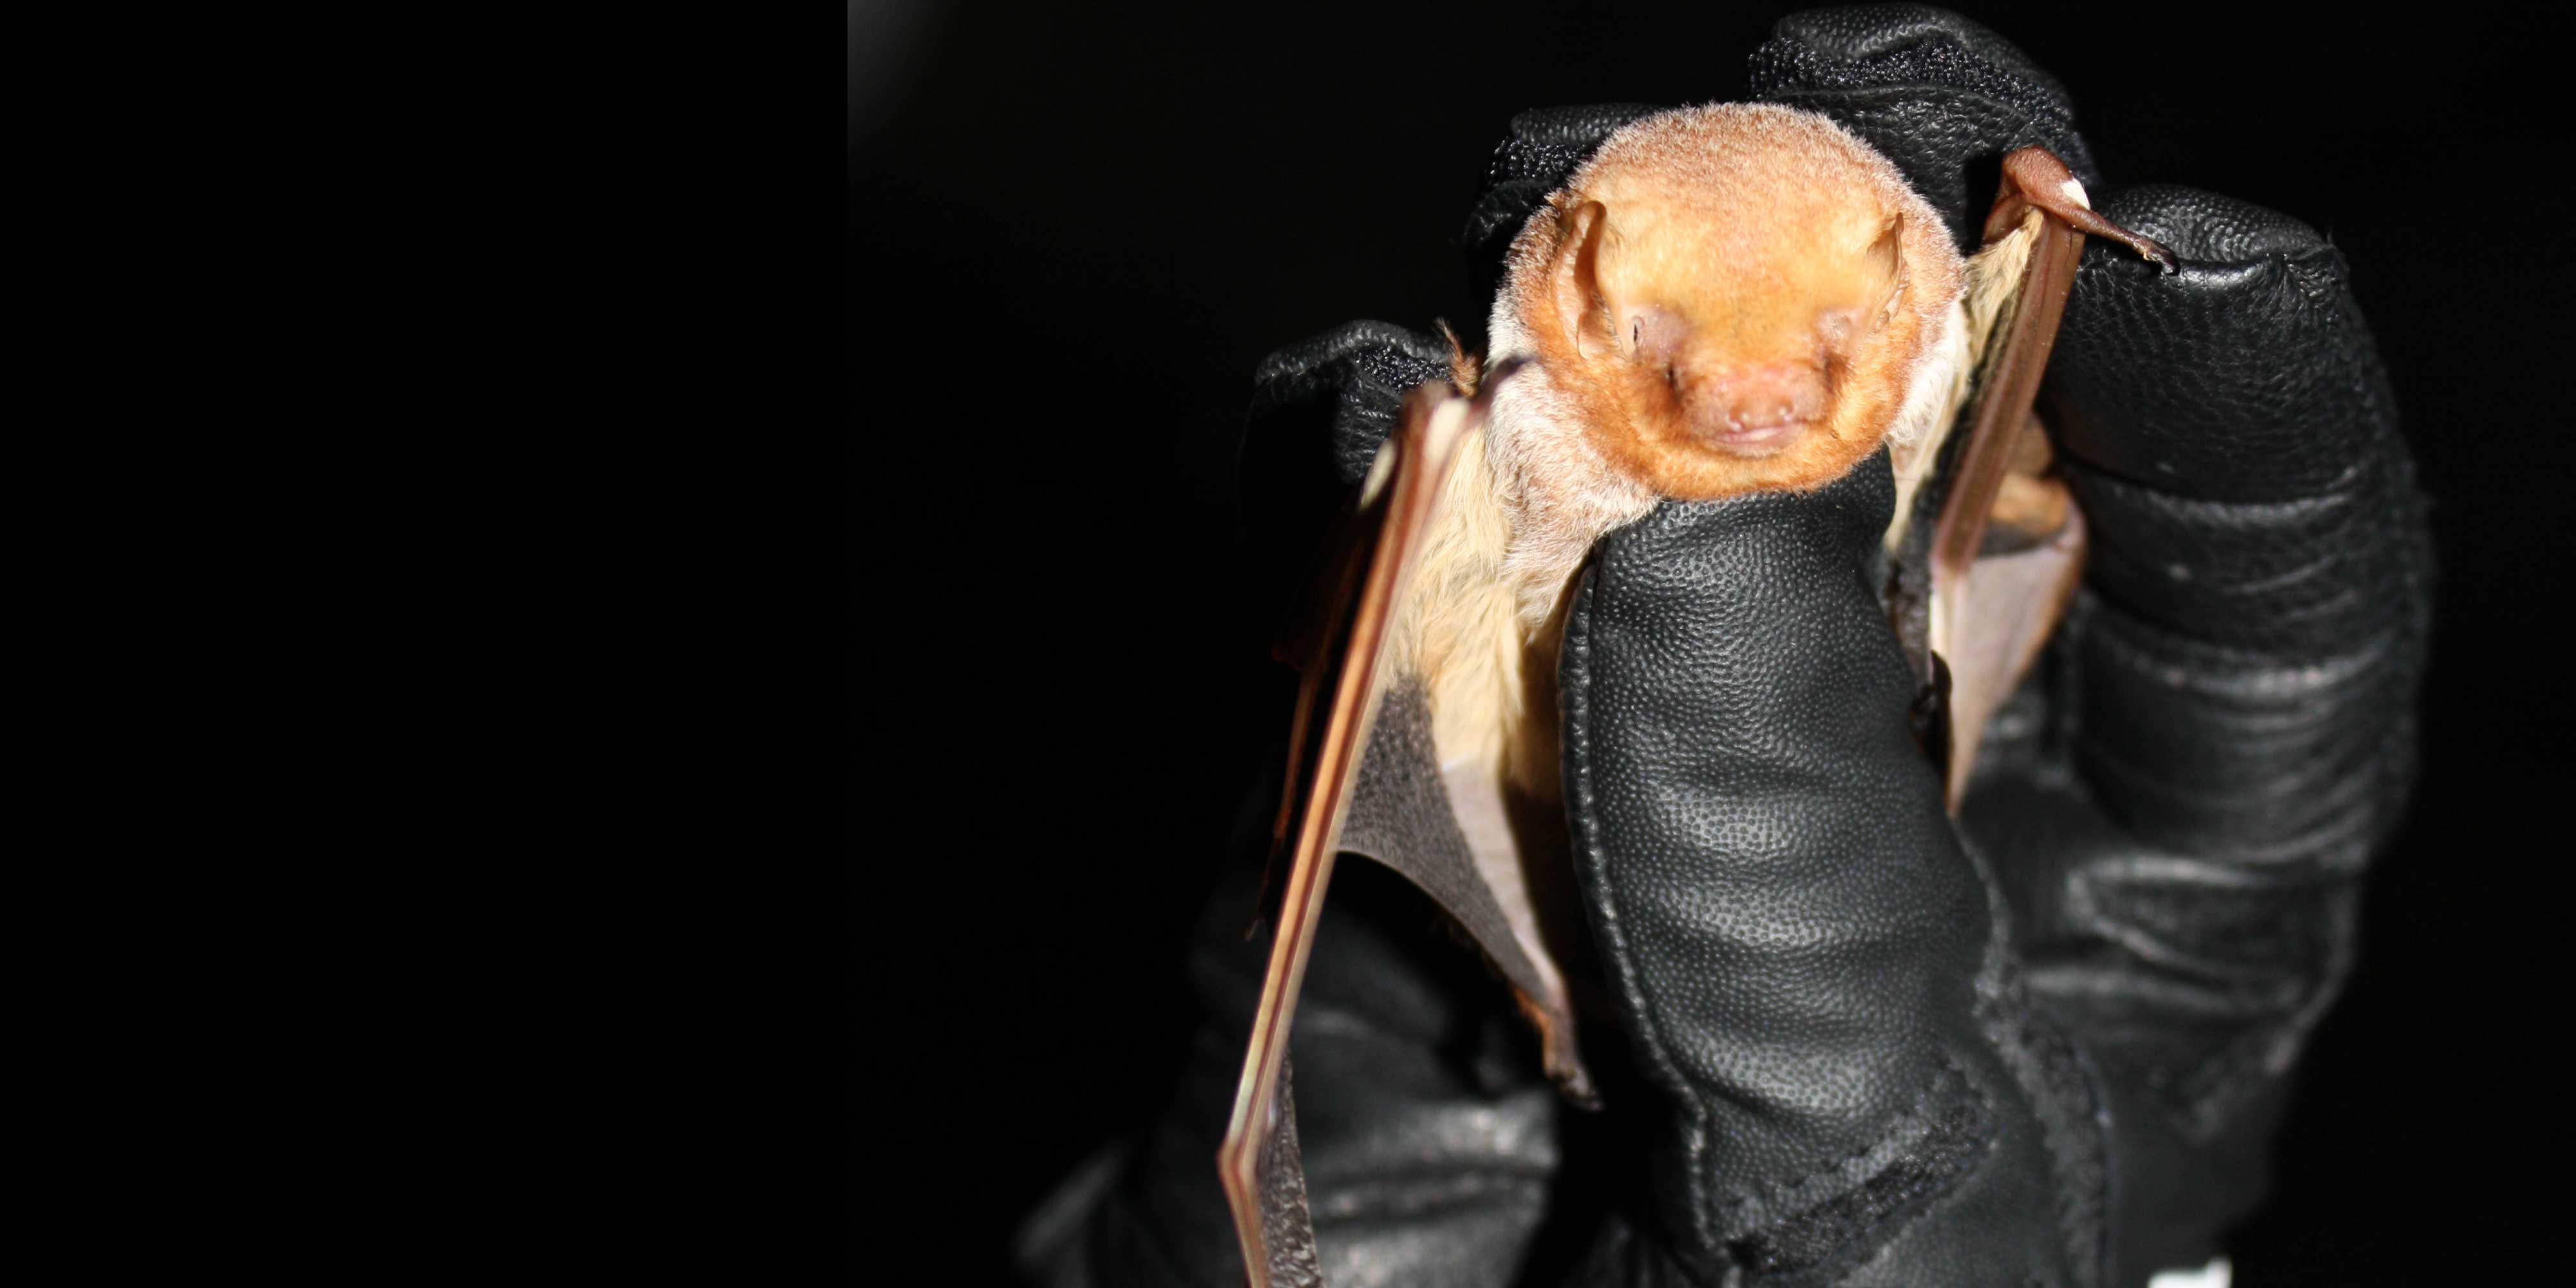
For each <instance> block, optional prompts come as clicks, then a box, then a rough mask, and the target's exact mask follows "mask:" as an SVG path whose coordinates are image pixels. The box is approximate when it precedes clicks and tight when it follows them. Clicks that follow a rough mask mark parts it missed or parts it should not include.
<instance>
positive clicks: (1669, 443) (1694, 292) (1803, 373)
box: [1496, 104, 1963, 500]
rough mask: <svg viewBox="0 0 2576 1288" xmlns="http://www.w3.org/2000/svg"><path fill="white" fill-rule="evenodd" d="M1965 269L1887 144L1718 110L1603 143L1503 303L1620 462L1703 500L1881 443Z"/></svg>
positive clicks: (1529, 243)
mask: <svg viewBox="0 0 2576 1288" xmlns="http://www.w3.org/2000/svg"><path fill="white" fill-rule="evenodd" d="M1962 282H1963V277H1962V269H1961V262H1960V258H1959V255H1958V252H1957V250H1956V249H1955V248H1954V247H1953V246H1952V245H1951V244H1950V240H1949V236H1948V233H1947V232H1946V231H1945V230H1944V229H1943V228H1942V226H1941V223H1940V220H1939V218H1938V216H1937V215H1936V214H1935V213H1934V212H1933V211H1932V209H1931V207H1930V206H1929V205H1928V204H1927V203H1926V202H1924V200H1923V199H1922V198H1921V197H1920V196H1918V195H1916V194H1915V192H1914V191H1913V189H1912V188H1911V187H1909V186H1908V185H1907V184H1906V182H1905V179H1904V176H1903V175H1901V174H1900V173H1898V171H1897V169H1896V167H1895V166H1894V165H1893V164H1891V163H1889V162H1888V161H1887V160H1886V159H1885V158H1884V157H1881V156H1880V155H1878V153H1876V152H1875V151H1873V150H1871V149H1870V148H1869V147H1868V146H1867V145H1865V144H1863V143H1861V142H1860V141H1859V140H1858V139H1856V138H1854V137H1853V136H1852V135H1850V134H1849V133H1847V132H1846V131H1844V130H1843V129H1842V128H1841V127H1840V126H1837V125H1835V124H1834V123H1832V122H1831V121H1829V120H1827V119H1826V118H1824V117H1821V116H1817V115H1814V114H1812V113H1807V112H1800V111H1795V110H1792V109H1789V108H1783V107H1774V106H1767V105H1754V104H1717V105H1712V106H1708V107H1702V108H1687V109H1683V110H1680V111H1675V112H1667V113H1662V114H1659V115H1656V116H1652V117H1648V118H1645V119H1643V120H1640V121H1638V122H1636V123H1634V124H1632V125H1630V126H1628V127H1627V128H1625V129H1623V130H1621V131H1619V132H1618V133H1617V134H1614V135H1613V136H1611V138H1610V139H1609V140H1608V141H1607V142H1606V143H1604V144H1603V146H1602V148H1601V150H1600V151H1599V152H1598V153H1597V154H1595V155H1594V157H1593V158H1592V159H1591V160H1590V161H1589V162H1587V163H1585V164H1584V166H1583V167H1582V168H1581V169H1579V170H1577V171H1576V172H1575V174H1574V177H1573V179H1572V180H1571V181H1570V182H1569V184H1568V186H1567V187H1566V189H1565V190H1564V191H1562V192H1559V193H1557V194H1555V195H1554V196H1553V197H1551V198H1550V200H1549V203H1548V205H1547V206H1546V207H1544V208H1542V209H1541V210H1540V211H1539V212H1538V213H1537V214H1535V215H1533V216H1532V217H1531V219H1530V222H1529V224H1528V226H1527V227H1526V228H1524V229H1523V230H1522V233H1521V235H1520V237H1519V238H1518V239H1517V240H1516V241H1515V242H1514V244H1513V248H1512V255H1511V260H1510V264H1509V270H1508V274H1507V277H1506V280H1505V285H1504V299H1503V300H1502V301H1501V302H1499V305H1498V307H1497V309H1496V312H1497V313H1498V314H1500V313H1503V312H1506V311H1508V312H1510V313H1511V314H1512V315H1513V320H1514V321H1516V322H1517V323H1518V324H1519V326H1518V328H1517V329H1518V330H1520V331H1521V332H1522V333H1523V334H1524V335H1525V336H1526V337H1527V338H1528V341H1529V343H1530V344H1531V345H1532V347H1533V348H1534V349H1535V351H1536V354H1535V356H1536V357H1537V359H1538V361H1539V364H1540V365H1541V366H1542V367H1544V368H1546V370H1547V371H1548V374H1549V376H1550V377H1551V379H1550V383H1552V384H1553V385H1555V386H1556V388H1557V391H1558V395H1559V397H1561V398H1562V399H1563V400H1564V401H1565V402H1566V403H1568V404H1570V406H1568V407H1566V408H1565V410H1566V411H1568V412H1570V413H1572V417H1573V419H1575V420H1576V421H1578V422H1579V423H1580V424H1581V425H1582V426H1583V427H1584V433H1585V436H1586V438H1587V440H1588V443H1589V446H1590V447H1591V448H1592V449H1593V450H1594V451H1596V452H1598V453H1599V454H1600V456H1601V457H1602V458H1603V459H1604V460H1605V461H1606V462H1607V463H1608V464H1609V466H1610V467H1611V468H1612V469H1613V470H1615V471H1616V472H1617V473H1619V474H1621V475H1623V476H1625V477H1626V478H1627V479H1628V480H1630V481H1632V482H1634V483H1637V484H1641V485H1643V486H1644V487H1645V488H1646V489H1647V490H1649V491H1651V492H1652V493H1654V494H1656V495H1659V496H1666V497H1673V498H1678V499H1683V500H1706V499H1710V498H1714V497H1721V496H1732V495H1735V494H1738V493H1742V492H1749V491H1756V490H1765V489H1775V490H1801V491H1803V490H1811V489H1814V488H1818V487H1822V486H1823V485H1825V484H1826V483H1829V482H1831V481H1833V480H1834V479H1837V478H1840V477H1841V476H1842V475H1843V474H1844V473H1845V472H1847V471H1848V470H1850V469H1851V467H1852V466H1853V465H1854V464H1856V463H1858V462H1859V461H1860V460H1861V459H1862V458H1863V457H1865V456H1867V455H1869V454H1870V453H1871V452H1874V451H1876V450H1878V447H1879V444H1880V442H1881V441H1882V440H1883V439H1884V437H1885V436H1886V434H1887V431H1888V429H1889V427H1890V426H1891V425H1894V424H1896V423H1897V422H1898V420H1899V412H1900V409H1901V408H1903V406H1904V405H1905V404H1906V401H1907V396H1908V394H1909V391H1910V389H1911V384H1912V380H1913V378H1914V376H1915V374H1916V372H1917V369H1918V367H1919V366H1920V365H1921V360H1922V359H1923V357H1924V355H1925V354H1926V353H1927V352H1928V351H1929V350H1931V349H1932V348H1933V347H1934V343H1933V342H1934V340H1935V339H1936V338H1937V336H1938V335H1939V333H1940V331H1941V328H1942V326H1943V325H1944V322H1945V319H1946V318H1947V316H1948V314H1949V311H1950V310H1951V308H1952V307H1953V306H1954V305H1955V304H1956V303H1957V302H1958V300H1959V296H1960V290H1961V285H1962Z"/></svg>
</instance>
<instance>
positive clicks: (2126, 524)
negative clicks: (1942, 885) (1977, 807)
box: [2044, 187, 2431, 863]
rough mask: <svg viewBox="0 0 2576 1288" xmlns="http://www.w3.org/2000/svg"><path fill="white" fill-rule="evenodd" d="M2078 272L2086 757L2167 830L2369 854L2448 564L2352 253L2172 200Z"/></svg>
mask: <svg viewBox="0 0 2576 1288" xmlns="http://www.w3.org/2000/svg"><path fill="white" fill-rule="evenodd" d="M2102 209H2103V212H2104V213H2105V214H2106V215H2108V216H2109V217H2110V218H2112V219H2114V220H2116V221H2118V222H2120V223H2122V224H2124V225H2126V226H2128V227H2130V228H2133V229H2136V230H2137V231H2139V232H2142V233H2144V234H2146V235H2148V236H2150V237H2154V238H2156V239H2157V240H2159V241H2162V242H2164V243H2165V244H2167V245H2168V246H2170V247H2172V248H2173V250H2174V251H2175V253H2176V254H2177V255H2178V256H2179V257H2180V258H2181V259H2182V260H2183V265H2182V269H2181V271H2180V272H2178V273H2175V274H2171V275H2164V274H2160V273H2158V272H2156V271H2155V270H2154V269H2153V268H2152V267H2150V266H2148V265H2146V264H2143V263H2140V262H2137V261H2136V259H2135V257H2133V256H2130V255H2128V254H2127V253H2126V252H2125V251H2121V250H2119V249H2118V248H2116V247H2110V246H2105V245H2096V246H2094V247H2092V248H2090V249H2089V250H2088V251H2087V253H2086V256H2085V259H2084V262H2083V266H2082V268H2081V270H2080V271H2079V275H2078V280H2077V285H2076V288H2075V292H2074V295H2073V297H2072V298H2071V299H2070V300H2069V302H2068V306H2067V311H2066V320H2065V325H2064V328H2063V330H2062V331H2061V333H2060V336H2059V339H2058V344H2057V353H2056V356H2055V358H2054V360H2053V361H2052V363H2051V365H2050V368H2049V378H2048V384H2047V387H2046V390H2045V391H2044V398H2045V400H2046V407H2047V410H2048V415H2049V420H2050V424H2051V426H2052V428H2053V429H2054V430H2055V431H2056V434H2057V437H2058V442H2059V445H2060V447H2061V449H2062V452H2063V457H2064V460H2065V466H2066V472H2067V476H2068V480H2069V483H2070V484H2071V486H2072V487H2073V488H2074V490H2075V493H2076V495H2077V497H2078V499H2079V500H2080V502H2081V503H2082V505H2083V507H2084V512H2085V517H2086V519H2087V521H2088V525H2089V528H2090V534H2091V541H2092V549H2091V554H2090V564H2089V567H2088V570H2087V574H2086V586H2087V589H2088V591H2089V595H2088V600H2089V603H2088V605H2087V609H2088V611H2086V612H2085V613H2084V614H2083V615H2082V623H2081V628H2080V629H2079V630H2078V631H2077V632H2076V635H2077V643H2076V648H2077V649H2078V651H2079V656H2080V661H2081V670H2082V676H2083V681H2082V698H2081V703H2082V709H2081V713H2080V715H2079V721H2078V723H2079V729H2080V733H2079V735H2078V746H2077V759H2078V764H2079V767H2080V770H2081V772H2082V773H2083V774H2084V776H2085V778H2086V779H2087V781H2088V782H2089V783H2090V784H2091V785H2092V786H2093V787H2094V788H2095V790H2096V795H2097V798H2098V799H2099V800H2100V802H2101V804H2102V805H2103V806H2104V807H2105V808H2106V809H2108V810H2109V811H2110V812H2111V813H2112V814H2113V816H2114V817H2116V818H2118V819H2119V820H2121V821H2122V822H2123V823H2124V824H2126V825H2128V826H2130V827H2131V828H2133V829H2134V830H2136V831H2138V832H2140V833H2141V834H2142V835H2144V836H2146V837H2148V838H2149V839H2152V840H2156V841H2161V842H2164V843H2167V844H2171V845H2175V846H2177V847H2181V848H2185V849H2190V850H2194V851H2198V852H2203V853H2219V852H2223V853H2229V854H2235V855H2241V856H2244V857H2248V858H2260V857H2263V856H2267V855H2269V856H2284V857H2286V856H2288V855H2291V854H2294V853H2296V854H2314V855H2323V856H2329V857H2331V858H2332V859H2333V860H2334V861H2338V862H2347V863H2357V862H2359V861H2360V858H2361V856H2362V855H2363V853H2364V852H2366V850H2367V849H2368V847H2369V845H2370V843H2371V842H2372V841H2373V840H2374V839H2375V838H2376V837H2377V836H2379V835H2380V834H2381V833H2382V831H2383V830H2384V829H2385V828H2386V827H2387V826H2388V824H2389V822H2390V821H2391V819H2392V818H2393V817H2394V814H2395V811H2396V809H2397V808H2398V806H2399V804H2400V802H2401V800H2402V797H2403V784H2404V782H2405V780H2406V777H2407V774H2408V770H2409V767H2410V758H2409V756H2408V755H2407V754H2406V748H2407V746H2408V744H2409V741H2410V739H2409V738H2408V736H2407V735H2408V733H2409V731H2410V727H2411V726H2410V723H2409V722H2410V718H2411V717H2410V714H2409V713H2410V710H2411V706H2412V700H2413V694H2414V689H2415V684H2416V679H2417V676H2418V675H2419V673H2420V671H2421V669H2422V657H2423V646H2424V635H2425V626H2426V618H2427V612H2426V609H2427V602H2428V598H2429V590H2430V581H2431V559H2430V552H2429V547H2428V544H2427V540H2426V536H2425V528H2424V519H2423V513H2422V505H2421V502H2420V500H2419V498H2418V497H2417V494H2416V491H2415V486H2414V482H2413V475H2412V470H2411V467H2410V465H2409V463H2408V460H2407V456H2406V451H2405V446H2404V443H2403V441H2402V440H2401V439H2400V438H2399V436H2398V433H2397V423H2396V412H2395V405H2394V400H2393V398H2392V396H2391V394H2390V391H2389V387H2388V382H2387V378H2386V375H2385V373H2384V372H2383V371H2382V369H2381V367H2380V364H2379V360H2378V357H2377V354H2376V353H2375V351H2374V349H2373V347H2372V344H2371V340H2370V335H2369V331H2368V329H2367V327H2366V326H2365V325H2364V324H2363V322H2362V319H2361V315H2360V311H2359V309H2358V307H2357V306H2356V305H2355V304H2354V302H2353V298H2352V293H2351V290H2350V286H2349V283H2348V281H2347V276H2346V269H2345V265H2344V263H2343V260H2342V257H2341V256H2340V255H2338V254H2337V253H2336V252H2335V250H2334V249H2333V247H2331V246H2329V245H2327V244H2326V243H2325V241H2324V240H2323V239H2322V238H2320V237H2318V236H2317V235H2316V233H2315V232H2314V231H2313V230H2311V229H2309V228H2307V227H2306V226H2305V225H2302V224H2299V223H2297V222H2296V221H2294V220H2290V219H2287V218H2284V217H2282V216H2280V215H2277V214H2274V213H2272V212H2270V211H2266V210H2263V209H2260V208H2258V207H2254V206H2249V205H2245V204H2243V203H2240V202H2235V201H2230V200H2228V199H2226V198H2222V197H2215V196H2211V195H2209V194H2206V193H2200V192H2195V191H2192V190H2190V189H2184V188H2172V187H2144V188H2133V189H2129V190H2126V191H2123V192H2119V193H2116V194H2113V195H2111V196H2110V197H2109V199H2107V200H2105V201H2104V202H2103V203H2102Z"/></svg>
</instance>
